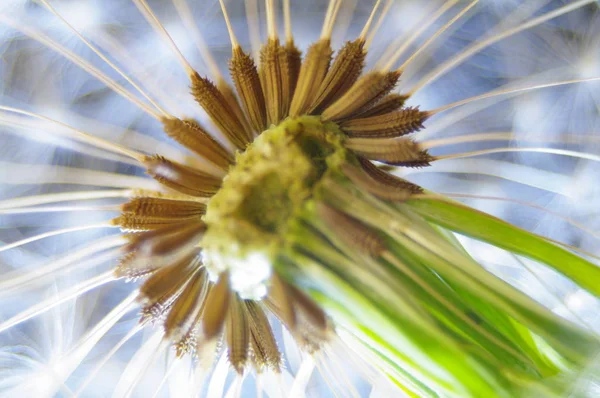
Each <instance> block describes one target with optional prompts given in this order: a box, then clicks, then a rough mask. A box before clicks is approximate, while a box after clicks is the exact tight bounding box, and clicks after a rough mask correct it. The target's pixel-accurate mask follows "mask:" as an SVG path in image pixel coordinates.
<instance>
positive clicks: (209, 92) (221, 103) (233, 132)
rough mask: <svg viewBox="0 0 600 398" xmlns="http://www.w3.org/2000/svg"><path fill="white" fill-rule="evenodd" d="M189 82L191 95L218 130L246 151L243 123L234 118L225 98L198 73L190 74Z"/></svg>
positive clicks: (246, 143) (246, 142)
mask: <svg viewBox="0 0 600 398" xmlns="http://www.w3.org/2000/svg"><path fill="white" fill-rule="evenodd" d="M191 80H192V95H193V96H194V98H195V99H196V101H197V102H198V103H199V104H200V106H202V108H203V109H204V111H206V113H207V114H208V116H210V118H211V119H212V121H213V122H214V123H215V124H216V125H217V127H218V128H219V130H221V132H222V133H223V134H224V135H225V136H226V137H227V139H229V141H231V143H232V144H233V145H235V146H236V147H237V148H238V149H240V150H244V149H246V145H248V143H249V141H248V138H247V137H246V133H245V130H246V129H245V126H244V122H243V121H242V120H240V119H239V118H238V117H237V116H236V113H235V110H234V109H232V107H231V105H230V104H229V102H228V101H227V98H225V96H224V95H223V93H222V92H221V91H219V89H218V88H217V87H216V86H215V85H214V84H213V83H212V82H211V81H210V80H208V79H207V78H204V77H201V76H200V75H199V74H198V73H194V74H192V76H191Z"/></svg>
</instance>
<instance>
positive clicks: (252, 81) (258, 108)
mask: <svg viewBox="0 0 600 398" xmlns="http://www.w3.org/2000/svg"><path fill="white" fill-rule="evenodd" d="M229 70H230V72H231V78H232V79H233V82H234V84H235V88H236V89H237V92H238V94H239V95H240V98H241V100H242V105H243V106H244V109H245V110H246V113H247V114H248V117H249V118H250V124H251V125H252V128H253V129H254V131H255V132H257V133H260V132H262V131H263V130H265V129H266V128H267V113H266V106H265V97H264V95H263V91H262V86H261V83H260V78H259V76H258V71H257V69H256V65H255V63H254V60H253V59H252V57H250V56H249V55H247V54H246V53H245V52H244V51H243V50H242V48H241V47H240V46H237V47H234V48H233V55H232V58H231V61H230V63H229Z"/></svg>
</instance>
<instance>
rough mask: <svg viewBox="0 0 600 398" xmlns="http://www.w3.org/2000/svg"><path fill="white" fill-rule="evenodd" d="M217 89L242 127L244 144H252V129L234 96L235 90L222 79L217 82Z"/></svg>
mask: <svg viewBox="0 0 600 398" xmlns="http://www.w3.org/2000/svg"><path fill="white" fill-rule="evenodd" d="M217 89H218V90H219V91H220V92H221V93H222V94H223V97H224V98H225V101H227V104H228V105H229V108H230V109H231V110H232V111H233V113H235V116H236V117H237V118H238V120H239V121H240V122H241V123H242V125H243V126H244V135H245V138H246V142H252V140H253V139H254V134H253V133H252V127H251V126H250V122H249V121H248V118H247V117H246V114H245V113H244V111H243V110H242V107H241V105H240V101H239V100H238V97H237V95H236V94H235V90H234V89H233V87H231V85H230V84H229V83H227V82H226V81H225V80H224V79H220V80H218V81H217Z"/></svg>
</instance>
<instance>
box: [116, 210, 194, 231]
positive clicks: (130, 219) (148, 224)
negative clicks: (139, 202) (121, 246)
mask: <svg viewBox="0 0 600 398" xmlns="http://www.w3.org/2000/svg"><path fill="white" fill-rule="evenodd" d="M195 219H199V217H198V216H192V217H177V218H173V217H147V216H143V215H137V214H134V213H123V214H121V215H120V216H118V217H115V218H113V219H112V220H111V224H113V225H117V226H119V227H121V229H123V230H125V231H134V232H137V231H152V230H156V229H160V228H163V227H167V226H169V225H173V224H179V223H181V222H182V221H192V220H195Z"/></svg>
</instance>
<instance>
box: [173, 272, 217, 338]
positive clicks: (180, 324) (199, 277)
mask: <svg viewBox="0 0 600 398" xmlns="http://www.w3.org/2000/svg"><path fill="white" fill-rule="evenodd" d="M207 291H208V279H207V274H206V270H205V269H204V268H201V269H200V270H198V271H197V272H196V273H195V274H194V276H193V277H192V280H191V281H190V282H189V283H188V284H187V286H186V287H185V289H183V291H182V292H181V294H180V295H179V297H178V298H177V300H175V302H174V303H173V306H172V307H171V311H169V315H168V316H167V319H166V320H165V323H164V326H165V337H166V338H168V339H170V340H172V341H178V340H181V339H183V338H184V337H185V336H187V335H189V333H190V331H191V330H192V329H193V328H194V325H195V321H196V318H197V317H198V316H199V314H200V312H201V311H202V309H203V307H204V303H205V301H206V293H207Z"/></svg>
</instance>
